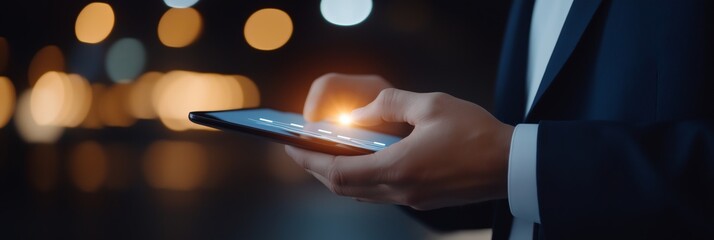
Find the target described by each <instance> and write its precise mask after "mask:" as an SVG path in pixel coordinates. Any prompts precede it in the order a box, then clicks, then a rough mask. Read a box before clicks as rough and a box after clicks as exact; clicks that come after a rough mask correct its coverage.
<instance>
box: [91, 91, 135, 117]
mask: <svg viewBox="0 0 714 240" xmlns="http://www.w3.org/2000/svg"><path fill="white" fill-rule="evenodd" d="M130 93H131V85H130V84H128V83H117V84H114V85H111V86H109V88H108V89H107V91H105V92H103V93H102V95H100V96H99V97H98V99H97V101H99V103H98V107H99V108H98V109H97V110H98V114H99V119H101V121H102V124H103V125H105V126H111V127H128V126H131V125H132V124H134V122H136V118H134V117H133V116H132V115H131V114H130V113H129V94H130Z"/></svg>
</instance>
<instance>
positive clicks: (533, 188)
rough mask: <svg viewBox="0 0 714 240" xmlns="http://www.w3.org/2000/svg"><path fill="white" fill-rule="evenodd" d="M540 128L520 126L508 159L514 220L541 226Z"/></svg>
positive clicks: (532, 125)
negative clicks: (538, 168) (538, 180)
mask: <svg viewBox="0 0 714 240" xmlns="http://www.w3.org/2000/svg"><path fill="white" fill-rule="evenodd" d="M537 143H538V124H518V125H516V128H515V129H514V130H513V137H512V138H511V152H510V157H509V159H508V205H510V207H511V214H513V216H514V217H516V218H519V219H523V220H526V221H532V222H536V223H540V211H539V209H538V184H537V182H536V151H537Z"/></svg>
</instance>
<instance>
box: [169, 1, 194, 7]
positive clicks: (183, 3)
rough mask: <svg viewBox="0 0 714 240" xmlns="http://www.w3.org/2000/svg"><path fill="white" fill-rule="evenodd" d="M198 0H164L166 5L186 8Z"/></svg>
mask: <svg viewBox="0 0 714 240" xmlns="http://www.w3.org/2000/svg"><path fill="white" fill-rule="evenodd" d="M197 2H198V0H164V3H166V6H169V7H172V8H187V7H191V6H193V5H194V4H196V3H197Z"/></svg>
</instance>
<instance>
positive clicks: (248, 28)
mask: <svg viewBox="0 0 714 240" xmlns="http://www.w3.org/2000/svg"><path fill="white" fill-rule="evenodd" d="M292 33H293V22H292V20H291V19H290V16H289V15H288V14H287V13H285V12H284V11H282V10H280V9H275V8H265V9H261V10H258V11H257V12H255V13H253V14H252V15H250V17H249V18H248V20H247V21H246V22H245V28H244V35H245V40H246V41H247V42H248V44H249V45H250V46H251V47H253V48H255V49H259V50H266V51H269V50H275V49H278V48H280V47H282V46H283V45H285V43H287V42H288V40H289V39H290V36H291V35H292Z"/></svg>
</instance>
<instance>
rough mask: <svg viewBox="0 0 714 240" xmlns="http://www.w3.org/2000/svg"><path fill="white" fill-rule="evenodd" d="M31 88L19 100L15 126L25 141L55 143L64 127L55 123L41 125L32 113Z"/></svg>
mask: <svg viewBox="0 0 714 240" xmlns="http://www.w3.org/2000/svg"><path fill="white" fill-rule="evenodd" d="M31 95H32V92H31V91H30V90H26V91H25V92H23V93H22V94H21V95H20V97H19V98H18V100H17V109H16V111H15V126H16V127H17V131H18V133H19V134H20V137H22V139H23V140H25V142H28V143H54V142H56V141H57V139H59V137H60V136H62V132H63V131H64V128H62V127H59V126H53V125H39V124H37V123H36V122H35V120H34V119H33V117H32V113H31V110H30V108H31V106H30V105H31V104H30V102H31V100H30V98H31Z"/></svg>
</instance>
